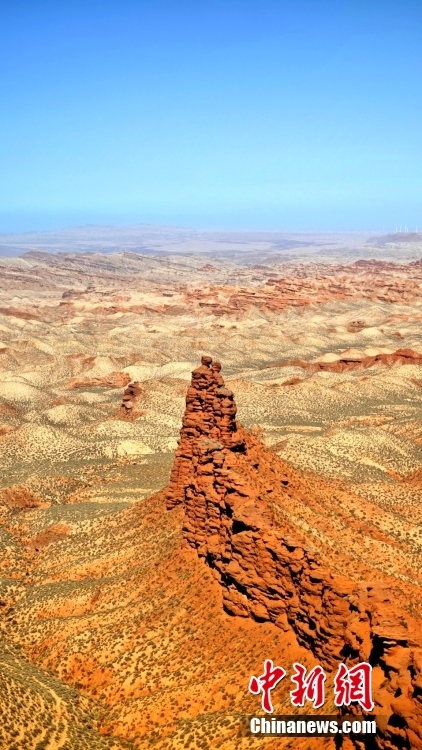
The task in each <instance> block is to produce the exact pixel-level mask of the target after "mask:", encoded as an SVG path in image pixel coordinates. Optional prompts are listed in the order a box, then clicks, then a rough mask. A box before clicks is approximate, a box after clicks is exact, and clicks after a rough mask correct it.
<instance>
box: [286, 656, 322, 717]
mask: <svg viewBox="0 0 422 750" xmlns="http://www.w3.org/2000/svg"><path fill="white" fill-rule="evenodd" d="M293 666H294V668H295V672H294V674H293V675H292V677H291V680H292V682H295V683H296V685H297V688H295V690H292V691H291V692H290V698H291V703H292V705H293V706H304V705H305V701H312V702H313V704H314V708H319V707H320V706H323V705H324V700H325V693H324V682H325V680H326V679H327V675H326V674H325V672H324V670H323V668H322V667H320V666H319V665H318V666H317V667H314V668H313V669H311V671H310V672H309V674H308V676H307V677H305V675H306V668H305V667H304V666H302V664H298V663H297V662H295V663H294V664H293Z"/></svg>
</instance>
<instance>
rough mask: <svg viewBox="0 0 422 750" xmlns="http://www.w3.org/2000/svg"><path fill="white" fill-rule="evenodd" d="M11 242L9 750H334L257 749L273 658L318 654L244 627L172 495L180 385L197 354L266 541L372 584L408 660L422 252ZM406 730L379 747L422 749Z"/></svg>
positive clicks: (2, 424)
mask: <svg viewBox="0 0 422 750" xmlns="http://www.w3.org/2000/svg"><path fill="white" fill-rule="evenodd" d="M205 234H206V233H205ZM0 239H1V243H0V244H1V248H2V249H1V252H2V253H3V257H2V258H0V451H1V453H0V455H1V470H0V605H1V607H0V627H1V628H2V645H1V650H0V675H1V684H2V688H3V689H2V692H1V698H0V706H1V711H2V717H4V718H3V721H2V724H1V726H0V747H1V748H5V749H7V750H21V749H22V750H24V749H25V748H28V750H32V749H34V750H35V748H38V750H43V748H44V749H45V750H47V749H48V750H50V749H51V750H53V748H54V749H55V748H63V749H66V750H73V749H74V748H75V749H76V748H81V750H84V749H85V748H87V749H91V748H113V749H114V750H120V749H121V750H123V748H129V749H131V750H134V749H135V748H136V749H138V748H140V749H141V748H147V747H148V748H149V747H155V748H158V749H166V748H175V749H176V750H178V748H184V747H186V748H191V750H195V749H196V748H204V750H205V748H223V749H225V748H227V749H228V750H229V749H230V750H232V749H233V750H234V748H255V747H264V746H265V747H266V748H269V750H273V748H279V747H295V748H296V747H298V748H303V750H305V749H306V748H307V747H312V748H314V747H316V748H323V747H327V748H334V742H333V741H332V740H330V739H323V738H321V739H314V740H313V741H310V740H309V739H301V738H293V739H290V740H288V739H280V738H279V739H277V740H274V739H271V738H269V739H258V738H256V737H252V736H250V735H248V733H247V731H246V728H247V717H248V716H250V715H251V714H256V713H258V712H259V700H258V699H257V698H256V697H254V696H252V695H250V694H249V693H248V691H247V685H248V682H249V677H250V676H251V675H252V674H258V673H259V674H260V673H261V670H262V667H263V662H264V659H265V658H271V659H273V661H274V663H277V664H279V665H281V666H283V667H284V668H285V669H286V670H287V671H288V670H289V669H290V668H291V665H292V663H293V662H294V661H301V662H302V663H304V664H307V665H309V666H310V665H313V664H316V663H319V662H322V661H324V658H325V656H326V655H325V652H324V653H322V652H321V653H318V649H316V651H315V648H314V646H313V645H312V644H311V643H310V641H309V639H308V640H307V638H306V637H305V636H304V633H303V632H302V631H301V630H300V628H299V629H297V628H296V629H295V627H293V626H292V622H293V620H292V618H293V615H290V614H289V618H290V619H287V620H286V619H284V620H283V622H281V624H280V621H279V622H276V620H277V618H276V617H273V616H268V617H267V616H266V615H265V613H263V611H262V610H260V609H259V607H257V605H253V606H251V609H250V611H249V610H248V611H247V609H245V610H244V611H243V610H242V607H241V606H240V605H238V606H237V608H236V606H234V605H233V601H234V600H233V597H232V598H231V599H230V586H229V587H228V589H227V591H228V592H229V593H228V594H227V591H225V589H224V586H223V585H222V579H220V577H219V576H218V575H216V571H215V569H213V567H212V565H210V564H206V561H204V559H202V558H203V557H204V555H202V558H201V553H200V545H198V543H197V539H198V538H199V537H200V536H201V533H202V531H201V529H199V530H198V529H196V531H195V533H193V531H192V529H191V530H190V531H189V528H188V532H186V528H187V526H186V518H185V512H187V513H188V514H189V509H188V510H187V511H185V509H184V508H183V503H176V502H175V503H172V502H170V503H169V491H168V490H167V489H166V488H167V487H168V485H169V479H170V473H171V469H172V466H173V464H174V460H175V451H176V449H177V445H178V440H179V435H180V430H181V426H182V418H183V415H184V411H185V403H186V393H187V390H188V387H189V383H190V380H191V373H192V370H194V369H195V368H197V367H198V366H199V365H200V362H201V357H202V356H204V355H205V356H208V357H212V359H213V360H218V361H220V362H221V363H222V365H223V369H222V375H223V376H224V381H225V386H226V387H227V389H229V390H230V391H231V392H232V393H233V394H234V398H235V402H236V405H237V415H236V417H237V420H238V423H239V430H240V432H241V430H242V429H243V428H246V432H245V435H246V437H245V438H244V439H245V440H246V443H247V445H248V446H249V448H248V450H249V451H250V455H251V456H252V455H253V457H254V461H255V460H257V461H258V464H259V463H260V465H261V467H262V469H261V474H260V475H259V476H258V477H257V478H255V479H252V478H250V479H248V481H250V482H252V483H253V482H255V483H256V488H257V489H256V492H257V493H258V494H259V493H264V492H266V493H268V496H269V497H270V501H269V504H268V507H271V513H273V521H272V523H273V525H274V528H277V529H281V530H284V531H283V533H284V532H285V533H286V534H288V535H289V536H290V537H293V538H294V539H296V540H298V542H297V544H299V542H300V545H302V547H303V549H305V547H306V550H307V552H306V554H307V555H308V557H309V556H310V557H309V559H311V557H312V556H313V557H312V559H315V560H316V561H317V563H318V565H321V566H323V568H324V569H325V570H330V571H332V572H334V573H335V574H336V575H338V576H342V577H343V579H344V580H346V579H347V581H348V582H351V583H350V586H356V587H358V588H359V587H360V589H359V590H361V589H362V587H366V589H368V585H369V584H371V582H373V583H374V585H375V584H376V585H377V586H381V587H383V590H385V592H388V593H386V594H385V601H387V600H388V602H390V603H391V602H392V603H393V604H392V605H391V606H392V607H393V609H394V608H395V610H396V612H398V613H399V615H397V616H398V617H399V620H400V622H401V623H402V625H401V626H400V627H401V628H402V629H403V627H405V628H406V627H408V628H409V632H411V633H412V638H413V639H414V642H415V643H417V637H418V633H419V635H421V632H420V628H419V622H420V618H421V615H422V573H421V570H422V566H421V559H422V557H421V551H422V420H421V407H422V333H421V322H422V296H421V291H422V260H420V258H422V236H421V235H394V234H393V235H389V236H387V237H383V236H382V235H381V234H380V235H376V236H373V235H372V234H370V233H367V235H363V234H361V235H352V234H350V235H332V236H330V235H312V236H311V235H278V234H275V233H274V234H272V233H256V234H255V235H250V234H249V235H247V234H246V233H237V234H236V235H234V234H230V233H208V234H206V236H201V235H199V234H198V233H193V232H191V233H189V232H182V230H176V229H171V228H170V229H168V230H165V231H164V230H160V231H159V230H157V229H154V228H143V229H142V231H141V230H139V231H138V230H137V231H134V230H131V231H129V230H128V231H127V232H126V233H122V232H119V231H117V230H115V231H114V230H112V229H108V230H107V231H106V230H101V231H100V229H98V228H91V229H89V228H88V229H80V230H77V231H76V230H68V232H67V234H66V233H58V234H54V233H46V234H45V235H39V236H38V235H35V234H34V235H28V236H13V235H11V236H8V237H6V236H2V237H1V238H0ZM240 425H243V428H241V427H240ZM242 434H243V433H242ZM248 441H249V442H248ZM236 455H237V454H236ZM247 455H248V454H247ZM247 455H246V458H247ZM257 456H258V459H257ZM244 459H245V457H244V456H241V455H239V456H237V457H236V461H235V464H236V465H235V466H234V469H233V470H236V471H237V472H238V474H239V475H241V474H242V472H243V471H244V472H245V475H246V474H247V472H249V469H250V466H249V467H248V466H247V464H245V463H244V464H242V461H243V460H244ZM189 460H190V459H189ZM239 461H240V462H241V463H240V464H239ZM236 462H237V463H236ZM189 466H190V464H189ZM242 466H244V467H246V468H244V469H242ZM271 467H273V468H271ZM189 471H190V469H189ZM272 475H274V477H275V480H277V481H278V484H280V482H279V478H280V477H281V476H282V477H285V476H286V477H288V479H284V480H283V481H284V482H287V483H288V484H289V487H291V491H290V490H289V492H288V493H284V494H283V493H280V492H279V489H278V485H277V487H276V485H275V484H274V483H273V479H274V477H273V476H272ZM172 476H174V475H172ZM248 476H249V474H248ZM269 477H270V480H269V479H268V478H269ZM275 480H274V481H275ZM172 481H173V480H172ZM254 487H255V485H254ZM179 489H180V488H179ZM254 491H255V490H254ZM258 494H257V497H258ZM271 497H272V498H274V500H271ZM192 528H193V527H192ZM198 534H199V537H198ZM302 547H301V548H302ZM198 550H199V553H200V554H199V555H198ZM206 559H208V558H206ZM208 562H209V560H208ZM345 585H346V584H345ZM347 585H349V583H348V584H347ZM371 585H372V584H371ZM236 601H237V600H236ZM230 602H231V603H230ZM389 606H390V605H389ZM254 607H255V609H254ZM394 616H395V615H394ZM392 617H393V615H392ZM406 617H408V624H406V625H403V623H404V622H407V621H406V619H405V618H406ZM403 618H404V619H403ZM393 619H394V618H393ZM281 625H282V627H281ZM380 627H381V626H380ZM400 627H399V628H398V626H395V625H394V626H391V628H390V631H389V637H390V640H391V642H392V643H393V642H394V643H396V642H397V643H398V642H399V641H400V643H403V642H404V641H405V638H404V636H403V634H402V632H401V631H400V633H401V634H400V633H399V630H400ZM383 632H384V631H383ZM385 632H387V631H385ZM381 635H382V634H381ZM384 635H385V634H384ZM380 637H381V636H380ZM383 637H384V636H383ZM415 639H416V640H415ZM412 642H413V641H412ZM412 653H413V652H412ZM415 653H416V652H415ZM418 653H419V652H418ZM330 658H331V657H327V658H326V661H325V662H324V663H326V664H328V665H329V664H330ZM412 658H413V656H412ZM414 658H415V659H416V656H415V657H414ZM393 661H394V660H393ZM406 663H407V662H406ZM415 663H416V662H415ZM421 663H422V662H421ZM394 670H395V668H394V667H390V668H389V669H387V668H386V670H385V679H386V682H387V683H389V682H391V684H393V686H394V679H395V676H394V675H395V672H394ZM396 671H397V670H396ZM412 674H413V673H412ZM329 679H330V678H329ZM289 689H290V686H289V684H288V683H287V681H284V683H282V685H281V686H280V687H278V688H277V691H274V694H273V700H274V703H275V710H276V712H277V713H279V714H282V713H284V714H285V713H291V706H290V702H289ZM394 690H396V688H394ZM394 690H393V693H394ZM397 690H400V691H401V693H402V692H403V687H399V688H398V689H397ZM397 690H396V693H397ZM415 690H416V688H415ZM418 690H419V693H418V695H419V694H420V690H422V681H421V686H420V687H419V688H418ZM401 693H399V694H398V697H400V694H401ZM330 695H331V694H330ZM415 695H416V693H415ZM396 697H397V696H396ZM411 697H414V696H411ZM330 700H331V697H330V698H329V700H328V701H327V703H326V705H325V707H324V712H325V713H330V712H334V707H333V705H332V703H330ZM386 705H387V704H384V703H383V702H382V700H381V698H380V702H379V704H378V706H379V707H381V706H382V710H383V711H384V712H385V710H386V708H385V706H386ZM388 705H390V704H388ZM409 705H410V704H409ZM376 710H377V709H376ZM376 710H375V713H376ZM380 710H381V709H380ZM395 710H396V712H397V716H399V720H398V722H396V725H397V726H396V734H394V732H393V734H391V733H390V735H389V739H388V740H385V741H384V740H382V739H380V743H381V744H379V745H378V747H385V748H387V747H409V748H410V747H420V746H422V740H421V739H420V737H418V736H417V734H415V729H414V728H413V729H412V728H410V729H409V728H408V726H407V725H406V726H405V724H406V717H405V715H404V714H406V711H405V709H403V707H400V706H398V707H396V709H395ZM410 710H413V708H412V706H411V707H410V709H408V711H410ZM307 711H309V709H307ZM403 712H404V713H403ZM403 722H404V724H403ZM412 732H413V734H412ZM382 742H384V744H382ZM387 742H390V744H386V743H387ZM347 743H348V741H345V743H344V745H343V746H344V748H347V747H348V744H347ZM356 746H358V745H356ZM368 747H369V745H368Z"/></svg>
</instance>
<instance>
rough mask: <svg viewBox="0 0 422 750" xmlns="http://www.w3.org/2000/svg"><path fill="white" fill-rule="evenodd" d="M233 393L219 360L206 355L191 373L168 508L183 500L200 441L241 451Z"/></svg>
mask: <svg viewBox="0 0 422 750" xmlns="http://www.w3.org/2000/svg"><path fill="white" fill-rule="evenodd" d="M236 411H237V409H236V404H235V401H234V395H233V392H232V391H231V390H229V388H226V387H225V384H224V380H223V377H222V375H221V364H220V362H213V360H212V358H211V357H207V356H203V357H202V358H201V365H200V367H198V368H197V369H196V370H194V371H193V372H192V380H191V384H190V386H189V388H188V392H187V394H186V410H185V414H184V417H183V422H182V429H181V432H180V441H179V447H178V450H177V453H176V458H175V462H174V465H173V470H172V474H171V478H170V485H169V489H168V493H167V502H168V507H169V508H172V507H173V506H174V505H176V504H178V503H180V502H183V500H184V497H185V495H184V491H185V485H186V481H187V479H188V476H189V475H190V471H191V462H192V457H193V455H194V454H195V453H196V452H197V451H196V447H197V446H196V444H197V443H198V441H203V440H204V439H208V440H210V441H213V442H214V447H215V448H217V447H220V448H223V447H224V448H229V449H231V450H236V451H239V450H242V449H243V447H244V442H243V439H242V438H241V437H240V435H239V434H238V429H237V423H236Z"/></svg>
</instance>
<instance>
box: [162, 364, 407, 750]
mask: <svg viewBox="0 0 422 750" xmlns="http://www.w3.org/2000/svg"><path fill="white" fill-rule="evenodd" d="M220 369H221V367H220V365H219V364H218V363H214V364H213V363H212V360H211V358H210V357H203V358H202V364H201V367H199V368H198V369H197V370H195V371H194V372H193V374H192V382H191V385H190V387H189V389H188V393H187V398H186V411H185V416H184V419H183V426H182V431H181V439H180V443H179V447H178V450H177V453H176V458H175V463H174V467H173V471H172V474H171V478H170V485H169V488H168V493H167V507H168V508H169V509H171V508H173V507H174V506H175V505H178V504H183V506H184V509H185V519H184V525H183V533H184V538H185V540H186V541H187V543H188V544H189V545H190V546H191V547H193V548H194V549H196V550H197V553H198V555H199V556H200V557H202V558H204V560H205V561H206V563H207V564H208V565H209V566H210V568H211V570H212V572H213V575H214V576H215V578H216V579H217V580H218V581H219V583H220V584H221V586H222V587H223V602H224V607H225V609H226V611H227V612H229V613H230V614H232V615H238V616H243V617H252V618H254V619H255V620H258V621H261V622H263V621H271V622H273V623H275V625H277V626H278V627H280V628H281V629H282V630H284V631H288V630H289V629H292V630H293V631H294V632H295V634H296V636H297V638H298V640H299V643H300V644H301V645H304V646H306V647H307V648H309V649H310V650H311V651H312V652H313V654H314V655H315V656H316V657H317V659H318V660H319V661H320V662H321V664H323V665H324V666H325V667H326V668H328V669H331V670H333V671H334V670H336V669H337V665H338V664H339V663H340V662H341V661H343V662H345V663H346V664H348V665H349V666H350V665H352V664H355V663H357V662H360V661H369V662H370V663H371V664H372V666H373V698H374V702H375V713H376V714H378V715H380V716H383V717H387V719H388V723H386V721H384V722H383V723H382V724H381V720H380V721H379V724H380V734H379V736H377V738H376V740H375V745H374V746H375V747H378V748H385V750H387V748H396V747H402V748H419V749H420V748H422V702H421V697H422V643H421V642H420V637H419V634H418V630H419V631H420V623H418V622H417V621H415V620H413V619H412V618H411V617H410V616H409V615H408V614H407V613H405V612H404V611H400V610H399V608H398V606H397V603H396V599H395V595H394V593H393V592H392V591H391V590H389V589H388V588H387V587H386V586H383V585H380V584H376V583H373V582H367V583H366V582H360V583H356V582H354V581H352V580H350V579H349V578H347V577H345V576H338V575H334V574H333V572H332V571H331V570H329V569H327V568H326V567H323V566H322V565H321V564H320V562H319V561H318V557H317V555H316V554H315V553H314V551H312V550H310V549H309V548H308V547H307V545H306V539H299V538H298V537H297V532H295V536H293V534H292V528H291V527H290V526H289V522H288V520H285V521H284V519H283V521H282V523H281V524H280V522H277V521H276V520H275V518H276V510H277V500H278V499H281V498H283V500H284V502H285V500H286V497H285V496H286V495H287V496H289V497H292V493H294V492H295V486H296V485H297V482H298V480H297V477H296V476H295V473H294V471H293V470H292V469H291V467H289V466H288V465H287V464H285V463H284V462H283V461H282V460H281V459H280V458H279V457H278V456H275V455H274V454H273V453H271V452H270V451H268V450H267V449H265V448H264V446H262V445H261V444H260V443H259V441H258V440H257V439H256V438H254V437H253V436H252V435H251V434H250V433H248V432H247V431H246V430H245V429H244V428H243V427H242V426H241V425H240V424H239V423H237V422H236V419H235V415H236V406H235V403H234V397H233V394H232V392H231V391H229V390H228V389H227V388H225V386H224V382H223V379H222V376H221V374H220ZM283 496H284V497H283ZM355 746H356V747H360V745H359V743H357V744H355Z"/></svg>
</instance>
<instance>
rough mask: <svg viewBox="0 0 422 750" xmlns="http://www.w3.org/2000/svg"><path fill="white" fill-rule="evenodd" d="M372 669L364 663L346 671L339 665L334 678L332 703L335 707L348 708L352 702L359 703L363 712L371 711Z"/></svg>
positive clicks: (343, 666)
mask: <svg viewBox="0 0 422 750" xmlns="http://www.w3.org/2000/svg"><path fill="white" fill-rule="evenodd" d="M371 676H372V667H371V665H370V664H368V663H367V662H366V661H362V662H361V663H360V664H356V666H355V667H352V668H351V669H347V667H346V665H345V664H340V666H339V668H338V670H337V674H336V676H335V678H334V694H335V699H334V703H335V704H336V706H350V704H351V703H352V702H353V701H356V703H360V705H361V706H362V708H364V709H365V711H372V709H373V708H374V703H373V701H372V693H371Z"/></svg>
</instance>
